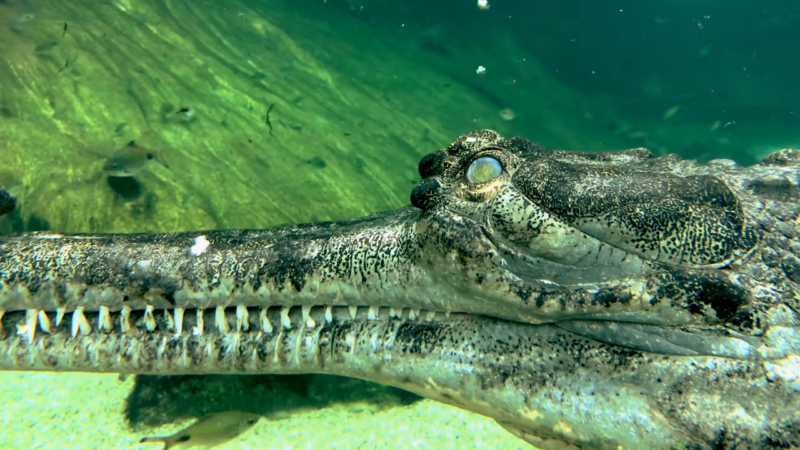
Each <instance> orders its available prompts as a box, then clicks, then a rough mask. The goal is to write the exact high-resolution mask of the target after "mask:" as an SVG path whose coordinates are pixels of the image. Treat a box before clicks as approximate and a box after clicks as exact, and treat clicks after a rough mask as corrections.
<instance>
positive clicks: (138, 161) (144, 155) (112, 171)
mask: <svg viewBox="0 0 800 450" xmlns="http://www.w3.org/2000/svg"><path fill="white" fill-rule="evenodd" d="M151 161H158V162H159V163H161V165H162V166H164V167H166V168H167V169H169V166H168V165H166V164H165V163H164V161H163V159H162V158H161V152H160V151H159V150H151V149H148V148H144V147H139V146H138V145H136V141H130V142H128V145H126V146H125V147H122V148H121V149H120V150H118V151H117V152H116V153H114V154H113V155H111V156H109V157H108V158H106V160H105V162H103V172H105V173H106V174H107V175H110V176H112V177H132V176H134V175H136V174H137V173H139V172H141V171H142V170H143V169H144V168H145V167H147V166H148V165H149V164H150V162H151Z"/></svg>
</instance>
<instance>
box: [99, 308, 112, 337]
mask: <svg viewBox="0 0 800 450" xmlns="http://www.w3.org/2000/svg"><path fill="white" fill-rule="evenodd" d="M97 328H98V329H99V330H100V331H103V332H104V333H110V332H111V330H113V329H114V324H112V323H111V311H110V310H109V309H108V307H107V306H101V307H100V312H99V313H98V314H97Z"/></svg>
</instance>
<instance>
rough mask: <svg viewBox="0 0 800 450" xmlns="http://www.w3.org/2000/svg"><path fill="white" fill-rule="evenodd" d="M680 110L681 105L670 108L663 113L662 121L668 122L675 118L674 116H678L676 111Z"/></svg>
mask: <svg viewBox="0 0 800 450" xmlns="http://www.w3.org/2000/svg"><path fill="white" fill-rule="evenodd" d="M680 109H681V105H675V106H673V107H672V108H670V109H668V110H666V111H664V120H669V119H672V118H673V117H675V114H678V110H680Z"/></svg>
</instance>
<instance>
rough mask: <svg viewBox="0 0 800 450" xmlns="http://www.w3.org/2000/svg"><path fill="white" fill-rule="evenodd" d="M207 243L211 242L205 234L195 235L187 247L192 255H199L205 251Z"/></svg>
mask: <svg viewBox="0 0 800 450" xmlns="http://www.w3.org/2000/svg"><path fill="white" fill-rule="evenodd" d="M209 245H211V242H208V239H206V237H205V236H197V237H196V238H194V245H193V246H192V248H191V249H189V252H190V253H191V254H192V256H200V255H202V254H203V253H205V252H206V249H208V246H209Z"/></svg>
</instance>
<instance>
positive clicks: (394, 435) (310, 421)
mask: <svg viewBox="0 0 800 450" xmlns="http://www.w3.org/2000/svg"><path fill="white" fill-rule="evenodd" d="M133 388H134V377H129V378H127V379H126V380H124V381H123V380H120V378H119V377H118V376H117V375H95V374H73V373H55V374H54V373H29V372H0V405H2V408H0V423H2V428H0V448H3V449H17V448H19V449H37V448H40V449H103V450H107V449H112V448H113V449H142V450H146V449H154V450H160V447H159V445H158V444H139V443H138V441H139V440H140V439H141V438H142V437H144V436H152V435H168V434H171V433H174V432H176V431H178V430H180V429H182V428H184V427H185V426H187V425H188V424H190V423H192V422H193V420H190V419H187V420H184V421H182V422H179V423H171V424H167V425H163V426H160V427H157V428H148V427H139V428H137V429H136V430H133V429H131V427H130V425H129V424H128V423H127V422H126V420H125V404H126V399H127V398H128V397H129V395H130V394H131V391H132V389H133ZM282 416H283V417H280V418H277V419H276V418H271V419H268V418H265V419H262V420H261V421H260V422H259V423H258V424H257V425H256V426H255V427H254V428H252V429H251V430H249V431H248V432H247V433H245V434H243V435H241V436H240V437H238V438H236V439H234V440H232V441H230V442H228V443H226V444H223V445H220V446H218V447H215V448H217V449H313V448H331V449H362V448H363V449H375V448H419V449H428V448H430V449H434V448H435V449H469V448H480V449H507V450H511V449H530V448H531V447H530V446H528V445H527V444H525V443H523V442H522V441H520V440H518V439H516V438H515V437H513V436H512V435H511V434H509V433H507V432H506V431H505V430H503V429H502V428H500V427H499V426H498V425H497V424H495V423H494V422H493V421H492V420H491V419H488V418H485V417H482V416H479V415H476V414H472V413H469V412H466V411H462V410H459V409H456V408H453V407H450V406H447V405H443V404H440V403H437V402H433V401H430V400H421V401H417V402H414V403H412V404H410V405H405V406H396V407H392V408H386V409H383V410H380V411H375V410H371V409H370V408H369V407H368V406H365V405H363V404H359V403H337V404H334V405H331V406H328V407H325V408H322V409H314V410H302V411H294V412H291V413H288V414H283V415H282Z"/></svg>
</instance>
